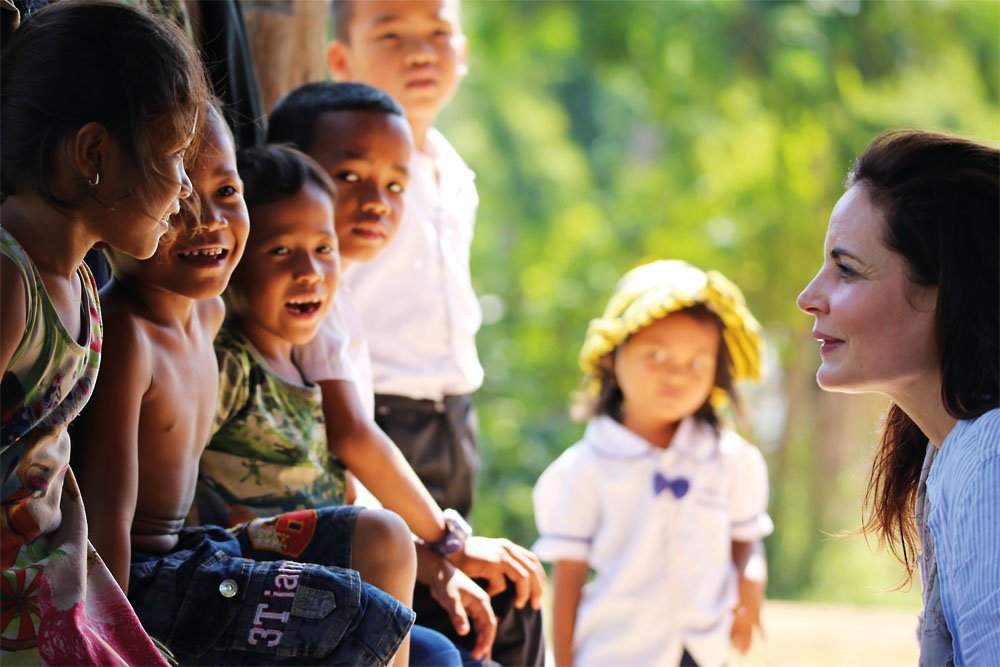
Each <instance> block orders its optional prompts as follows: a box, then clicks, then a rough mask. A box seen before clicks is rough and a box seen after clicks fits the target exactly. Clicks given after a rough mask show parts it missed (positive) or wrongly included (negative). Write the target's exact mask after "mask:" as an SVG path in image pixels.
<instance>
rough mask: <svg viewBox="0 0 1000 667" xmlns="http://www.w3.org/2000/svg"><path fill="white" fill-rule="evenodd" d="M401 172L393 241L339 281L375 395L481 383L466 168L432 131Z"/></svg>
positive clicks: (430, 392) (470, 183)
mask: <svg viewBox="0 0 1000 667" xmlns="http://www.w3.org/2000/svg"><path fill="white" fill-rule="evenodd" d="M409 169H410V181H409V186H408V188H407V191H406V199H405V208H404V211H403V219H402V222H401V223H400V227H399V232H398V233H397V234H396V238H395V239H393V241H392V242H391V243H390V244H389V246H388V247H387V248H386V249H385V250H383V251H382V253H381V254H380V255H379V256H378V257H376V258H375V259H374V260H372V261H371V262H367V263H361V262H358V263H355V264H354V265H352V266H351V267H350V268H349V269H348V270H347V271H346V272H345V274H344V279H345V281H346V282H347V283H348V284H350V286H351V289H352V291H353V294H354V302H355V304H356V305H357V309H358V312H359V313H360V314H361V319H362V322H363V323H364V330H365V333H366V334H367V337H368V345H369V349H370V351H371V363H372V378H373V381H374V387H375V391H376V392H377V393H379V394H396V395H399V396H407V397H410V398H415V399H431V400H440V399H441V398H443V397H444V396H445V395H455V394H469V393H472V392H473V391H475V390H476V389H478V388H479V387H480V385H481V384H482V382H483V367H482V365H480V363H479V356H478V354H477V352H476V332H478V331H479V326H480V324H481V323H482V313H481V311H480V308H479V301H478V300H477V299H476V294H475V291H474V290H473V289H472V276H471V274H470V270H469V252H470V249H471V246H472V232H473V227H474V225H475V219H476V208H477V207H478V205H479V195H478V194H477V193H476V184H475V174H474V173H473V172H472V171H471V170H470V169H469V167H468V166H467V165H466V164H465V162H463V161H462V158H461V157H460V156H459V155H458V153H456V152H455V150H454V149H453V148H452V147H451V145H450V144H449V143H448V142H447V140H445V138H444V137H443V136H442V135H441V133H440V132H437V131H436V130H434V129H431V130H430V131H428V133H427V143H426V146H425V148H424V150H423V151H414V153H413V156H412V158H411V159H410V165H409Z"/></svg>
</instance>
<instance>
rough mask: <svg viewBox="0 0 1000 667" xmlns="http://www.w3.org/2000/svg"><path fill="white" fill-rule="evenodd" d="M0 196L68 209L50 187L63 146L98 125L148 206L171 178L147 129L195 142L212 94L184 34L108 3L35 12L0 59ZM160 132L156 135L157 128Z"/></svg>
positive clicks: (79, 1)
mask: <svg viewBox="0 0 1000 667" xmlns="http://www.w3.org/2000/svg"><path fill="white" fill-rule="evenodd" d="M0 72H2V73H0V91H2V92H0V188H2V192H3V195H4V196H5V197H6V196H8V195H12V194H15V193H17V192H19V191H21V190H23V189H27V190H32V191H34V192H36V193H38V194H39V195H40V196H41V197H42V198H44V199H45V200H46V201H48V202H49V203H50V204H52V205H54V206H56V207H59V208H67V207H70V206H72V204H73V202H67V201H63V200H61V199H60V198H59V197H58V196H57V195H56V194H55V193H54V192H53V191H52V189H51V175H52V173H53V167H54V164H55V160H58V159H60V157H59V156H60V150H61V147H62V145H63V143H64V142H65V141H66V140H67V139H69V138H70V137H72V136H73V135H74V134H75V133H76V132H77V130H79V129H80V128H81V127H82V126H83V125H85V124H87V123H89V122H97V123H100V124H101V125H103V126H104V127H105V128H107V130H108V132H109V133H110V134H111V136H112V137H114V139H115V140H116V141H117V143H118V144H119V145H120V146H121V148H122V150H123V151H124V152H125V154H126V156H127V157H128V159H129V160H130V161H131V167H132V168H131V170H130V172H131V173H133V174H134V175H135V176H134V178H135V182H134V183H132V184H130V190H131V192H132V193H133V194H134V195H135V196H136V198H138V199H139V201H140V202H142V203H143V204H145V200H146V199H147V198H148V197H149V196H150V194H151V193H152V192H154V191H156V190H158V189H162V187H163V183H164V180H165V179H166V180H169V181H172V180H174V179H175V177H174V176H173V175H170V174H167V173H166V172H165V171H163V170H162V169H161V168H160V167H159V166H158V163H159V162H161V161H160V160H155V159H152V158H154V156H155V153H154V151H155V150H162V147H161V146H155V147H154V146H153V145H152V142H151V138H150V128H151V125H152V123H153V122H165V123H166V132H165V135H166V140H167V141H168V142H169V143H170V144H171V145H178V146H179V145H180V144H182V143H183V141H184V139H185V138H186V137H187V136H189V135H190V134H191V130H192V128H193V127H195V125H196V123H197V121H198V118H199V115H198V111H199V109H200V107H201V105H202V104H203V103H204V101H205V100H206V99H207V97H208V94H209V89H208V85H207V83H206V80H205V74H204V71H203V68H202V66H201V61H200V60H199V59H198V56H197V54H196V53H195V52H194V51H193V50H192V48H191V46H190V45H189V44H188V42H187V38H186V37H185V36H184V34H183V33H182V32H181V31H180V30H179V29H178V28H177V27H176V26H174V25H173V24H172V23H170V22H169V21H167V20H165V19H161V18H158V17H156V16H154V15H153V14H151V13H149V12H148V11H146V10H144V9H141V8H137V7H130V6H128V5H126V4H123V3H122V2H116V1H114V0H60V1H59V2H55V3H52V4H51V5H49V6H47V7H45V8H43V9H40V10H38V11H37V12H35V13H33V14H31V15H30V16H29V17H28V19H27V20H26V21H24V22H23V23H22V24H21V26H20V27H19V28H17V29H16V30H15V31H14V34H13V37H12V38H11V39H10V40H9V43H6V44H4V47H3V55H2V58H0ZM157 129H159V128H157Z"/></svg>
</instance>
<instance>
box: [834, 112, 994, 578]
mask: <svg viewBox="0 0 1000 667" xmlns="http://www.w3.org/2000/svg"><path fill="white" fill-rule="evenodd" d="M854 185H860V186H861V187H863V188H864V190H865V192H866V193H867V194H868V197H869V199H870V201H871V203H872V205H873V206H874V207H875V208H876V209H877V210H878V211H879V212H880V213H881V214H882V215H883V217H884V219H885V236H884V239H883V240H884V242H885V244H886V246H887V247H888V248H890V249H891V250H893V251H894V252H897V253H899V254H900V255H902V257H903V259H904V260H905V262H906V268H907V273H908V277H909V279H910V280H911V281H912V282H913V283H915V284H917V285H924V286H936V287H937V291H938V294H937V304H936V307H935V318H934V319H935V330H934V331H933V332H928V334H929V335H933V336H934V337H935V339H936V343H937V349H938V353H939V355H940V360H941V401H942V403H943V404H944V406H945V408H946V409H947V410H948V413H949V414H950V415H951V416H953V417H955V418H956V419H970V418H973V417H977V416H979V415H981V414H983V413H984V412H986V411H987V410H991V409H993V408H996V407H997V406H998V404H1000V352H998V347H1000V150H998V149H997V148H996V147H992V146H988V145H986V144H982V143H979V142H976V141H973V140H970V139H965V138H961V137H957V136H951V135H947V134H939V133H934V132H922V131H914V130H899V131H891V132H886V133H883V134H881V135H879V136H877V137H876V138H875V139H874V140H872V142H871V144H869V145H868V147H867V148H866V149H865V151H864V152H863V153H862V154H861V156H860V157H858V159H857V161H856V162H855V164H854V168H853V169H852V170H851V173H850V175H849V176H848V179H847V186H848V187H851V186H854ZM926 444H927V436H926V435H925V434H924V433H922V432H921V430H920V429H919V428H918V427H917V425H916V423H914V421H913V420H912V419H911V418H910V417H909V416H908V415H906V414H905V413H904V412H903V411H902V410H901V409H900V408H899V406H897V405H895V404H890V406H889V412H888V415H887V417H886V422H885V428H884V429H883V432H882V439H881V442H880V444H879V448H878V451H877V452H876V454H875V459H874V462H873V463H872V469H871V474H870V476H869V480H868V490H867V492H866V494H865V505H866V514H865V519H864V524H863V528H862V530H863V531H864V532H865V534H874V535H876V536H877V537H878V540H879V542H880V543H882V544H883V545H888V547H889V549H890V551H891V552H892V553H893V555H895V557H896V558H897V559H899V560H900V561H901V562H902V563H903V564H904V565H905V567H906V575H905V579H904V581H909V580H910V578H911V577H912V573H913V560H912V555H913V552H912V550H911V552H910V554H909V555H908V553H907V544H909V545H911V546H912V545H915V544H916V543H917V538H918V536H917V531H916V526H915V524H914V507H915V502H916V496H917V486H918V482H919V479H920V470H921V467H922V465H923V459H924V452H925V448H926ZM937 444H941V443H937Z"/></svg>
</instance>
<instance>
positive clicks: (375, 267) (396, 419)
mask: <svg viewBox="0 0 1000 667" xmlns="http://www.w3.org/2000/svg"><path fill="white" fill-rule="evenodd" d="M459 10H460V7H459V2H458V0H405V1H402V2H400V1H394V0H365V1H364V2H359V1H357V0H333V16H334V28H335V29H336V39H335V40H334V41H333V42H332V43H331V44H330V47H329V53H328V62H329V65H330V71H331V73H332V74H333V76H334V78H336V79H337V80H339V81H357V82H361V83H367V84H369V85H372V86H375V87H377V88H381V89H382V90H384V91H386V92H388V93H389V94H390V95H392V97H393V98H395V99H396V100H397V101H398V102H399V103H400V104H401V105H402V107H403V109H404V111H405V112H406V118H407V121H409V124H410V128H411V130H412V131H413V140H414V145H415V147H416V149H417V150H416V151H415V152H414V154H413V157H412V158H411V160H410V165H409V178H410V182H409V187H408V190H407V192H406V206H405V211H404V216H403V222H402V223H401V225H400V229H399V233H398V234H397V236H396V239H395V241H394V242H393V243H392V244H391V245H390V246H389V247H388V248H387V249H386V250H385V251H384V252H383V253H381V255H379V257H377V258H376V259H374V260H373V261H372V262H369V263H367V264H364V265H356V266H354V267H352V268H351V270H350V271H348V272H347V273H346V274H345V276H344V281H345V283H346V284H348V285H350V287H351V290H352V293H353V296H354V300H355V304H356V306H357V309H358V311H359V312H360V314H361V319H362V322H363V323H364V327H365V332H366V333H367V336H368V344H369V349H370V352H371V361H372V375H373V381H374V385H375V393H376V397H375V401H376V421H377V422H378V425H379V426H380V427H381V428H382V429H383V430H384V431H385V433H386V434H387V435H388V436H389V437H390V438H391V439H392V440H393V441H394V442H395V443H396V445H398V446H399V448H400V450H401V451H402V452H403V454H404V456H406V458H407V460H408V461H409V462H410V464H411V465H412V466H413V469H414V470H415V471H416V473H417V475H418V476H419V477H420V479H421V481H423V483H424V485H425V486H426V487H427V489H428V490H429V491H430V493H431V495H432V496H433V498H434V500H436V501H437V503H438V504H439V505H440V506H441V507H450V508H454V509H456V510H457V511H458V512H459V513H461V514H462V515H464V516H465V517H468V516H469V514H470V511H471V508H472V496H473V489H474V488H475V477H476V473H477V471H478V469H479V452H478V447H477V445H476V431H477V428H476V416H475V411H474V408H473V405H472V398H471V394H472V393H473V392H474V391H475V390H476V389H478V388H479V387H480V385H481V384H482V381H483V368H482V366H481V365H480V363H479V357H478V355H477V352H476V341H475V337H476V332H477V331H478V330H479V326H480V324H481V322H482V316H481V313H480V309H479V303H478V301H477V299H476V295H475V292H474V291H473V288H472V278H471V275H470V272H469V251H470V247H471V244H472V232H473V226H474V223H475V215H476V207H477V206H478V204H479V197H478V195H477V194H476V188H475V182H474V174H473V173H472V171H471V170H470V169H469V168H468V166H466V164H465V162H463V161H462V159H461V157H459V155H458V153H456V152H455V150H454V149H453V148H452V147H451V145H450V144H449V143H448V142H447V140H445V138H444V136H442V135H441V133H440V132H438V131H437V130H435V129H434V127H433V125H434V120H435V118H436V117H437V114H438V113H439V112H440V111H441V110H442V109H443V108H444V107H445V105H447V103H448V102H449V101H450V100H451V98H452V96H453V95H454V94H455V91H456V90H457V89H458V84H459V82H460V81H461V79H462V77H464V76H465V73H466V71H467V65H466V58H467V54H468V43H467V41H466V39H465V35H464V34H463V32H462V26H461V23H460V20H459ZM422 600H423V601H426V602H428V603H429V604H428V606H427V607H426V608H424V607H422V606H421V601H422ZM414 604H415V606H416V607H417V613H418V615H420V617H421V618H422V619H426V618H427V616H428V615H430V614H435V613H438V611H439V610H440V608H439V607H438V606H437V605H435V604H433V602H432V601H431V600H429V598H428V597H427V596H425V595H422V594H421V591H420V587H419V586H418V591H417V594H416V595H415V597H414ZM493 606H494V609H495V610H496V612H497V616H498V618H500V630H499V633H498V637H497V641H496V643H495V644H494V649H493V657H494V659H496V660H498V661H499V662H501V663H504V664H517V665H541V664H542V663H543V662H544V658H545V655H544V640H543V638H542V625H541V615H540V613H539V612H537V611H535V610H532V609H530V607H529V606H525V607H524V609H520V610H515V609H513V607H510V608H509V609H505V608H504V607H507V606H508V605H504V604H503V603H502V601H501V600H499V599H498V598H494V599H493ZM508 612H509V613H508ZM423 622H427V621H426V620H424V621H423ZM432 625H433V626H434V627H436V628H438V629H442V631H443V628H445V627H446V626H447V625H448V623H447V622H446V621H444V622H442V623H440V624H439V623H433V624H432Z"/></svg>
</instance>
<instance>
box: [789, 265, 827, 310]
mask: <svg viewBox="0 0 1000 667" xmlns="http://www.w3.org/2000/svg"><path fill="white" fill-rule="evenodd" d="M818 281H819V274H817V275H816V276H815V277H814V278H813V279H812V280H810V281H809V284H807V285H806V286H805V288H803V290H802V291H801V292H799V296H798V297H796V299H795V305H796V306H798V307H799V310H801V311H802V312H804V313H808V314H810V315H815V314H816V313H819V312H822V309H823V306H822V304H823V303H825V301H824V300H823V299H822V298H821V294H820V290H819V287H818V285H817V283H818Z"/></svg>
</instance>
